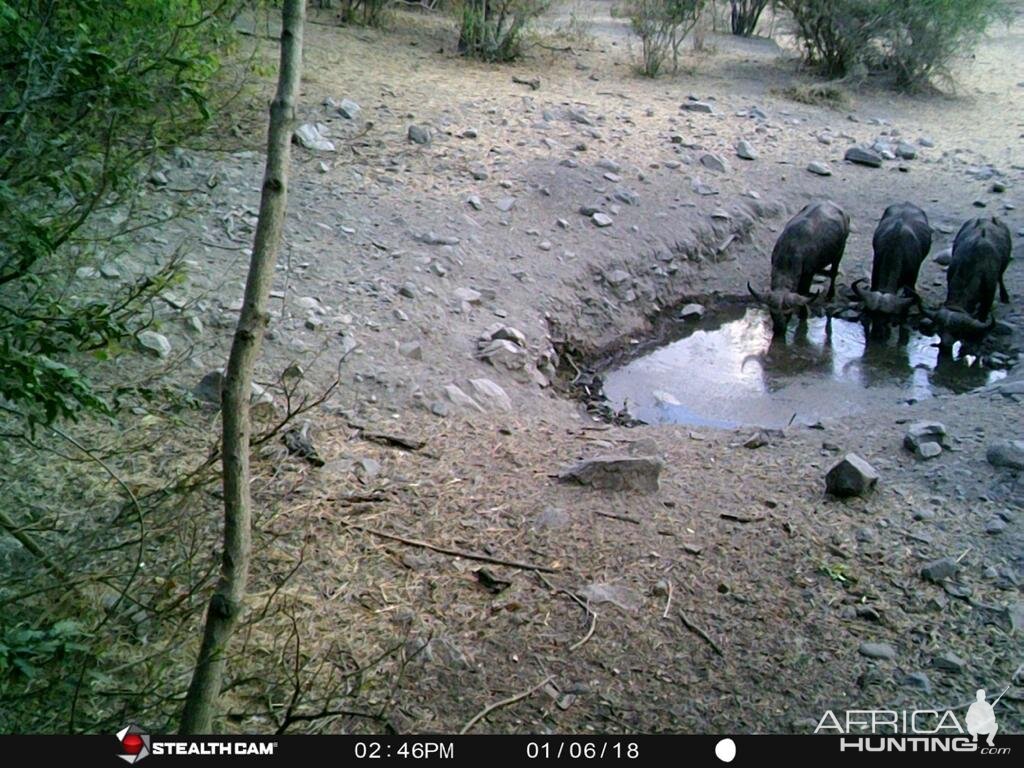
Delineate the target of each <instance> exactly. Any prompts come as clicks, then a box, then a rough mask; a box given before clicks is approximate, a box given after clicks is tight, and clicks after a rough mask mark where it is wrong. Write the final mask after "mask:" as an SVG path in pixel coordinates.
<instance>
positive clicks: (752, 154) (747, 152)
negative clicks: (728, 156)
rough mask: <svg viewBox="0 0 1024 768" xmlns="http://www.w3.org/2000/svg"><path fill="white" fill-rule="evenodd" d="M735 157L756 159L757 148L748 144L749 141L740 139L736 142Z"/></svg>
mask: <svg viewBox="0 0 1024 768" xmlns="http://www.w3.org/2000/svg"><path fill="white" fill-rule="evenodd" d="M736 157H738V158H740V159H741V160H757V150H755V149H754V148H753V147H752V146H751V145H750V142H749V141H747V140H746V139H741V140H740V141H739V142H738V143H737V144H736Z"/></svg>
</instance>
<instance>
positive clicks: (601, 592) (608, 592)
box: [579, 583, 641, 613]
mask: <svg viewBox="0 0 1024 768" xmlns="http://www.w3.org/2000/svg"><path fill="white" fill-rule="evenodd" d="M579 594H580V595H582V596H583V597H585V598H587V600H589V601H590V602H591V603H593V604H594V605H600V604H601V603H611V604H612V605H617V606H618V607H619V608H621V609H622V610H624V611H629V612H631V613H635V612H636V611H637V610H638V609H639V608H640V602H641V600H640V595H639V594H637V592H636V590H633V589H630V588H629V587H624V586H622V585H620V584H607V583H596V584H587V586H585V587H583V588H582V589H581V590H580V591H579Z"/></svg>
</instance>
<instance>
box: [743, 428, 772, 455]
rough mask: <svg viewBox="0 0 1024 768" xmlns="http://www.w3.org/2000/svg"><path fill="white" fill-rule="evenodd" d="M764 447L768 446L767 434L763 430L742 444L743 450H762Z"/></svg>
mask: <svg viewBox="0 0 1024 768" xmlns="http://www.w3.org/2000/svg"><path fill="white" fill-rule="evenodd" d="M766 445H768V433H766V432H765V431H764V430H763V429H762V430H759V431H757V432H755V433H754V434H752V435H751V436H750V437H748V438H747V439H746V440H745V441H744V443H743V447H744V448H750V449H751V450H754V449H757V448H763V447H764V446H766Z"/></svg>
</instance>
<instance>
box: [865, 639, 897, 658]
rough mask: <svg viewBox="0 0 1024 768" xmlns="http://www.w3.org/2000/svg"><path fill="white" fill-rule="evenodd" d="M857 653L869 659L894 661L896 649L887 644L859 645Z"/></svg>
mask: <svg viewBox="0 0 1024 768" xmlns="http://www.w3.org/2000/svg"><path fill="white" fill-rule="evenodd" d="M857 652H858V653H860V655H861V656H867V657H868V658H869V659H887V660H891V659H895V658H896V649H895V648H893V647H892V646H891V645H889V644H888V643H861V644H860V647H859V648H858V649H857Z"/></svg>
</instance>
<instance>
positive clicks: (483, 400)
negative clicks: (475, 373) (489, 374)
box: [469, 379, 512, 412]
mask: <svg viewBox="0 0 1024 768" xmlns="http://www.w3.org/2000/svg"><path fill="white" fill-rule="evenodd" d="M469 386H470V388H471V389H472V390H473V394H474V395H475V397H476V400H477V401H478V402H479V403H480V404H481V405H483V406H484V408H486V409H487V410H489V411H506V412H509V411H511V410H512V399H511V398H510V397H509V396H508V393H506V392H505V390H504V389H502V388H501V387H500V386H499V385H498V384H495V383H494V382H493V381H491V380H490V379H470V380H469Z"/></svg>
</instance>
